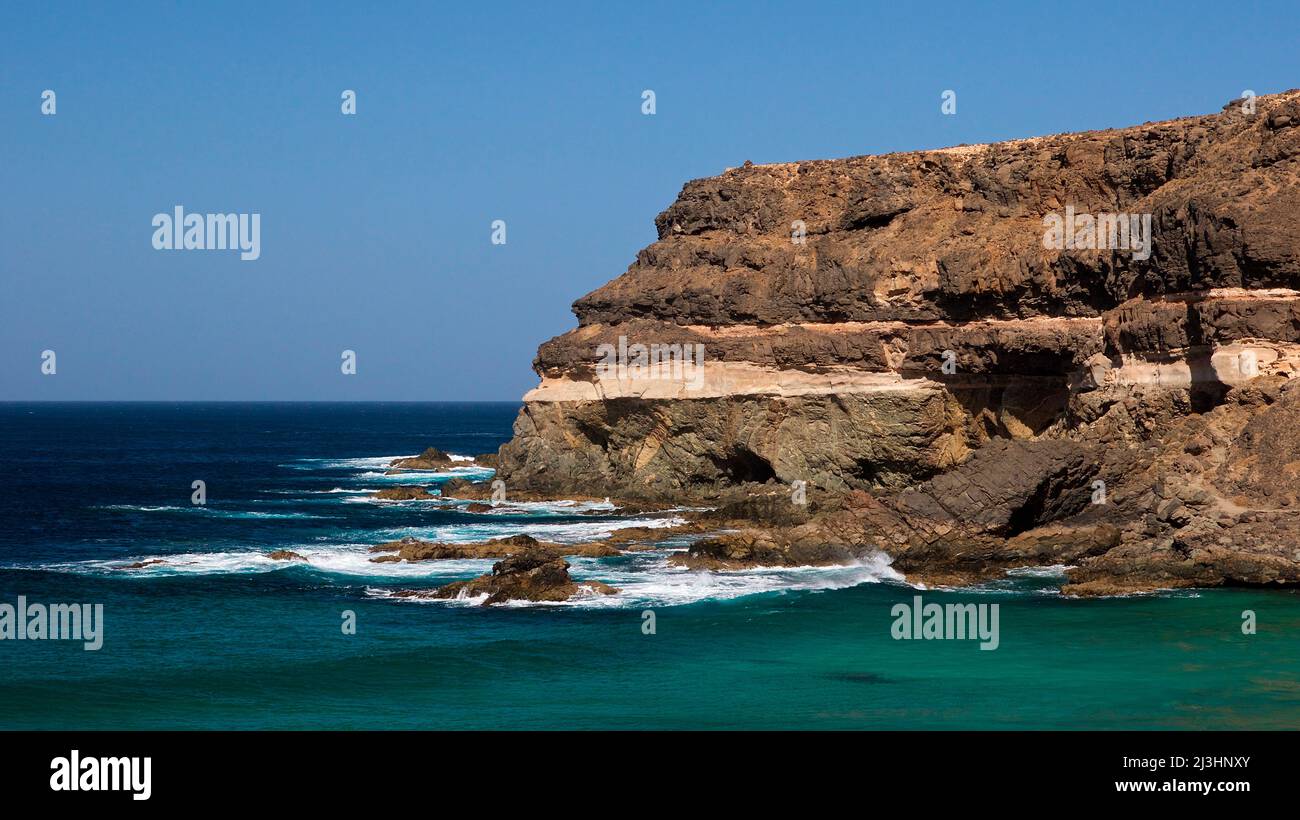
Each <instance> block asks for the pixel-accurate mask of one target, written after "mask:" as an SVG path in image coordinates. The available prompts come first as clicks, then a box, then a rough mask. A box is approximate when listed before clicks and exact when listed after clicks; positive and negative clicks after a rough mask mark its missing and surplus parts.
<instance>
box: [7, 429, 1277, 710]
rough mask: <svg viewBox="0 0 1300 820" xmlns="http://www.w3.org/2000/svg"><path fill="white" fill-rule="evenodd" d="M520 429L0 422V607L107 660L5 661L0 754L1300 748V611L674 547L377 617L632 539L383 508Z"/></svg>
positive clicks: (561, 513) (544, 512)
mask: <svg viewBox="0 0 1300 820" xmlns="http://www.w3.org/2000/svg"><path fill="white" fill-rule="evenodd" d="M517 411H518V405H517V404H237V403H236V404H0V604H3V603H6V602H7V603H10V604H15V603H16V602H17V598H18V596H20V595H22V596H25V597H26V599H27V600H28V601H29V602H32V601H36V602H43V603H91V604H102V605H103V607H104V624H103V631H104V638H103V647H102V648H101V649H99V650H98V651H86V650H85V649H83V647H82V644H81V643H77V642H69V641H32V640H25V641H15V640H4V641H0V728H5V729H14V728H42V729H53V728H58V729H106V728H168V729H173V728H174V729H181V728H201V729H222V728H236V729H256V728H273V729H317V728H321V729H325V728H328V729H348V728H377V729H386V728H391V729H405V728H434V729H439V728H450V729H471V728H503V729H553V728H555V729H569V728H572V729H600V728H620V729H621V728H638V729H639V728H644V729H686V728H705V729H710V728H722V729H730V728H777V729H898V728H903V729H939V728H993V729H999V728H1007V729H1010V728H1028V729H1035V728H1080V729H1114V728H1186V729H1199V728H1232V729H1244V728H1265V729H1268V728H1288V729H1295V728H1300V597H1298V596H1297V595H1296V594H1295V593H1293V592H1277V591H1254V590H1250V591H1247V590H1211V591H1199V592H1188V591H1183V592H1177V593H1167V594H1155V595H1147V596H1137V597H1127V598H1116V599H1108V600H1089V601H1079V600H1070V599H1065V598H1063V597H1061V596H1060V595H1058V594H1056V592H1055V584H1056V582H1057V581H1058V580H1059V577H1060V573H1061V568H1043V569H1038V570H1030V571H1025V572H1023V573H1020V574H1019V575H1018V577H1016V578H1013V579H1010V580H1006V581H1001V582H998V583H994V584H989V585H985V586H982V587H979V588H975V589H967V590H950V591H937V590H924V591H918V590H916V589H913V588H912V587H909V586H907V585H906V584H904V583H902V581H901V580H900V579H899V578H898V577H897V574H896V573H894V572H893V571H892V570H891V569H890V568H889V567H888V566H887V563H886V562H885V561H884V560H880V561H874V562H866V563H864V564H863V565H861V566H855V567H839V568H820V569H813V568H809V569H794V570H781V571H772V570H753V571H747V572H731V573H713V574H707V573H692V572H687V571H684V570H678V569H674V568H672V567H670V566H669V564H668V562H667V556H668V555H669V554H670V552H671V551H672V550H674V549H680V548H682V547H683V544H682V543H681V542H672V541H668V542H665V543H664V544H663V545H662V546H661V548H660V549H656V550H653V551H649V552H643V553H635V554H626V555H623V556H620V557H618V558H605V559H570V560H571V562H572V563H573V569H572V571H573V573H574V575H575V577H577V578H579V579H582V578H594V579H599V580H604V581H607V582H610V583H612V584H614V585H616V586H618V587H619V588H621V589H622V592H620V593H619V594H618V595H616V596H612V597H609V598H599V599H594V598H593V599H587V600H581V601H577V602H573V603H569V604H560V605H527V606H503V607H481V606H476V605H474V604H473V602H468V601H458V602H432V601H417V600H411V599H399V598H392V597H389V596H390V595H391V593H392V592H393V591H395V590H399V589H404V588H411V587H427V586H433V585H437V584H441V583H446V582H447V581H450V580H454V579H458V578H468V577H471V576H473V575H477V574H480V573H483V572H486V571H488V570H489V569H490V566H491V563H492V562H491V561H454V562H424V563H420V564H414V565H412V564H405V565H396V564H375V563H372V562H371V561H370V560H369V559H370V558H371V557H372V556H371V555H370V553H368V552H367V549H368V548H369V547H370V546H371V545H373V544H376V543H379V542H382V541H386V540H391V539H394V538H399V537H401V536H404V535H417V536H420V537H422V538H427V539H441V540H461V541H468V540H486V539H488V538H492V537H496V536H501V535H509V534H513V533H520V532H526V533H530V534H532V535H535V536H537V537H539V538H544V539H547V540H555V541H582V540H590V539H593V538H598V537H601V536H602V535H603V534H606V533H608V532H610V531H611V530H613V529H616V528H618V527H621V526H627V525H630V524H634V523H645V522H644V521H637V520H635V519H632V518H629V517H626V516H622V515H620V514H619V512H618V510H616V509H611V508H609V507H607V506H605V505H590V504H588V505H572V504H571V505H565V504H531V505H530V504H519V505H516V504H506V505H504V506H503V507H501V508H498V509H496V510H494V511H493V512H491V513H478V514H473V513H468V512H465V511H463V510H458V509H457V508H456V507H455V506H453V505H449V504H446V503H443V502H430V501H413V502H378V501H376V500H375V499H374V498H373V497H372V492H367V491H373V490H375V489H377V488H379V487H382V486H384V485H385V484H390V483H393V482H398V483H404V484H409V483H422V484H426V485H433V484H436V483H438V482H439V481H442V480H445V478H446V475H440V474H426V475H417V476H411V475H406V476H400V477H392V476H385V475H384V470H385V466H386V465H387V463H388V462H389V461H390V460H391V459H393V458H395V457H398V456H404V455H412V454H415V453H418V452H420V451H421V450H423V449H424V448H426V447H429V446H436V447H439V448H441V449H443V450H445V451H447V452H450V453H454V454H460V455H466V456H471V455H475V454H478V453H484V452H491V451H495V450H496V448H497V447H498V446H499V445H500V444H501V443H503V442H504V441H506V440H507V439H508V438H509V436H510V428H511V423H512V421H513V419H514V416H515V414H516V413H517ZM457 472H458V474H460V475H465V476H468V477H471V478H476V479H477V478H481V479H484V480H488V479H490V478H491V473H490V472H489V471H484V470H473V469H470V468H462V469H460V470H458V471H457ZM196 480H202V481H204V482H205V483H206V488H207V504H206V505H202V506H200V505H195V504H192V503H191V494H192V493H193V490H192V483H193V482H194V481H196ZM671 521H672V515H671V514H669V515H666V516H659V517H656V518H654V519H652V520H651V521H650V523H660V524H663V523H670V522H671ZM274 549H290V550H293V551H295V552H298V553H299V554H301V555H302V556H304V557H305V558H306V559H307V561H306V562H282V561H272V560H270V559H268V558H267V557H266V555H265V554H266V553H267V552H269V551H271V550H274ZM153 559H162V560H163V563H158V564H151V565H149V566H147V567H145V568H143V569H126V568H124V565H127V564H130V563H134V562H139V561H146V560H153ZM917 594H923V595H924V596H925V600H926V601H927V602H939V603H944V602H951V601H959V602H963V603H966V602H977V603H988V604H992V603H997V604H998V605H999V607H1000V618H999V621H1000V642H999V646H998V648H997V649H996V650H993V651H982V650H980V649H979V646H978V643H977V642H974V641H963V640H945V641H927V640H895V639H894V638H893V637H891V625H892V624H893V621H894V618H893V616H892V615H891V608H892V607H893V605H894V604H897V603H900V602H911V601H912V600H913V596H915V595H917ZM348 611H350V612H352V613H354V614H355V623H356V634H351V635H349V634H344V631H343V629H342V623H343V619H344V613H345V612H348ZM647 611H649V612H652V613H653V616H654V623H655V630H654V634H646V633H645V632H644V631H643V628H642V625H643V618H644V617H646V616H645V613H646V612H647ZM1246 611H1251V612H1253V613H1254V616H1255V619H1256V622H1257V632H1256V634H1253V635H1247V634H1243V631H1242V628H1241V625H1242V623H1243V613H1245V612H1246Z"/></svg>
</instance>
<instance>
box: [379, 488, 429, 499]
mask: <svg viewBox="0 0 1300 820" xmlns="http://www.w3.org/2000/svg"><path fill="white" fill-rule="evenodd" d="M375 498H379V499H383V500H385V501H427V500H429V499H431V498H437V496H435V495H431V494H430V493H429V491H428V490H426V489H425V488H424V487H412V486H400V487H385V488H384V489H382V490H380V491H379V492H377V493H375Z"/></svg>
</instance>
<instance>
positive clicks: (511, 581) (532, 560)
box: [398, 549, 618, 605]
mask: <svg viewBox="0 0 1300 820" xmlns="http://www.w3.org/2000/svg"><path fill="white" fill-rule="evenodd" d="M616 592H618V590H617V589H615V588H614V587H611V586H609V585H608V584H603V583H601V582H599V581H584V582H581V583H578V582H574V580H573V579H572V578H570V577H569V562H568V561H565V560H564V559H563V558H559V557H556V556H555V555H554V554H552V553H551V552H549V551H546V550H538V549H529V550H526V551H524V552H521V553H519V554H517V555H512V556H510V557H509V558H506V559H505V560H502V561H498V562H497V563H496V564H493V566H492V572H491V573H490V574H488V575H480V576H479V577H478V578H474V579H471V580H469V581H456V582H455V583H451V584H447V585H446V586H444V587H440V588H439V589H437V590H435V591H433V592H432V593H424V595H425V596H426V597H434V598H462V597H469V598H476V597H478V596H480V595H486V596H487V598H486V599H485V600H484V602H483V603H484V604H485V605H488V604H500V603H505V602H506V601H567V600H569V599H570V598H572V597H574V596H575V595H581V594H592V595H612V594H614V593H616ZM398 594H399V595H401V594H403V593H398ZM406 594H408V595H409V594H419V593H410V592H407V593H406Z"/></svg>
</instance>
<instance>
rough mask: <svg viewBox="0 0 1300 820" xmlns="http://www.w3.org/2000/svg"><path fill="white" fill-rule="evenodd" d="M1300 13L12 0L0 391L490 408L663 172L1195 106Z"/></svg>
mask: <svg viewBox="0 0 1300 820" xmlns="http://www.w3.org/2000/svg"><path fill="white" fill-rule="evenodd" d="M474 6H478V7H481V8H474ZM1295 8H1296V7H1295V6H1294V5H1293V4H1283V3H1278V4H1250V5H1246V6H1242V7H1238V6H1235V5H1231V6H1225V5H1223V4H1221V3H1202V2H1181V3H1167V4H1166V3H1116V4H1114V5H1113V6H1107V5H1105V4H1102V5H1097V4H1084V5H1080V4H1060V5H1040V4H1021V3H1015V2H1004V3H997V4H988V5H987V6H985V5H984V4H978V3H952V4H949V3H943V2H929V3H925V4H910V3H899V2H891V3H843V4H832V3H827V4H820V3H813V2H807V3H803V2H801V3H771V4H764V3H751V4H743V5H742V4H703V3H698V2H696V3H680V4H678V3H668V2H656V3H644V4H632V3H609V2H605V3H592V4H533V3H512V2H496V3H484V4H445V5H444V4H435V3H411V4H368V3H281V2H259V3H248V4H239V3H220V4H217V3H212V4H198V3H159V4H153V3H129V4H126V3H123V4H108V3H95V4H89V3H88V4H66V3H40V4H36V3H32V4H25V3H6V4H4V5H3V6H0V156H2V157H3V161H2V162H0V191H2V192H3V193H0V288H2V292H0V400H15V399H16V400H40V399H78V400H95V399H105V400H128V399H169V400H172V399H174V400H216V399H223V400H248V399H264V400H352V399H356V400H492V399H510V400H513V399H517V398H518V397H519V396H520V395H521V394H522V393H523V392H524V391H526V390H527V389H529V388H530V387H532V386H533V385H534V383H535V381H536V377H535V376H534V375H533V373H532V372H531V369H530V363H531V361H532V358H533V356H534V354H535V352H536V348H537V345H538V344H539V343H540V342H542V341H543V340H545V339H547V338H549V337H551V336H554V335H556V334H559V333H562V332H564V331H565V330H567V329H569V328H571V327H573V326H574V325H575V320H574V318H573V316H572V313H571V312H570V309H569V306H570V305H571V303H572V302H573V300H574V299H576V298H577V297H579V296H581V295H582V294H584V293H586V292H588V291H590V290H591V289H593V288H595V287H597V286H599V285H600V284H602V283H604V282H606V281H608V280H609V279H612V278H614V277H615V276H617V275H618V274H620V273H622V272H623V271H624V270H625V269H626V268H627V266H628V264H629V263H630V262H631V261H632V260H633V258H634V257H635V255H636V252H637V251H638V250H639V249H640V248H642V247H643V246H645V245H647V244H649V243H650V242H652V241H653V240H654V238H655V234H654V225H653V219H654V216H655V215H656V214H657V213H658V212H659V211H660V210H662V209H663V208H664V207H666V206H667V205H668V204H669V203H671V202H672V200H673V198H674V197H675V196H676V194H677V192H678V191H679V190H680V189H681V186H682V184H683V183H684V182H686V181H687V180H689V179H693V178H697V177H702V176H711V175H714V174H718V173H720V172H721V171H723V170H724V169H725V168H727V167H729V166H734V165H739V164H740V163H742V162H743V161H744V160H746V159H749V160H753V161H754V162H758V163H762V162H777V161H787V160H799V159H817V158H827V157H841V156H851V155H856V154H868V153H881V152H887V151H896V150H907V149H916V148H932V147H940V146H945V145H954V144H958V143H963V142H965V143H975V142H987V141H991V140H999V139H1007V138H1013V137H1021V136H1030V135H1037V134H1048V133H1058V132H1062V131H1075V130H1084V129H1092V128H1105V127H1113V126H1124V125H1131V124H1135V123H1140V122H1144V121H1148V120H1159V119H1166V118H1170V117H1176V116H1183V115H1189V114H1199V113H1209V112H1213V111H1217V110H1218V109H1219V108H1220V106H1222V105H1223V104H1224V103H1225V102H1227V101H1228V100H1230V99H1232V98H1233V97H1235V96H1237V95H1238V94H1240V92H1241V91H1242V90H1244V89H1251V90H1253V91H1255V92H1256V93H1259V94H1265V93H1273V92H1277V91H1282V90H1286V89H1288V88H1292V87H1296V86H1300V70H1298V69H1297V65H1298V64H1297V62H1296V55H1297V54H1300V12H1297V11H1296V10H1295ZM45 89H53V90H54V91H55V92H56V94H57V114H55V115H54V116H43V115H42V114H41V110H40V109H41V92H42V91H43V90H45ZM344 89H355V90H356V92H357V97H358V100H357V114H356V116H344V115H342V114H341V112H340V108H339V106H340V94H341V93H342V91H343V90H344ZM644 89H653V90H654V92H655V94H656V102H657V111H656V114H655V115H654V116H644V115H642V114H641V93H642V91H643V90H644ZM945 89H953V90H955V91H956V92H957V114H956V115H955V116H944V115H943V114H942V113H941V112H940V102H941V100H940V95H941V93H942V92H943V91H944V90H945ZM176 205H183V206H184V207H185V208H186V209H187V210H188V211H194V212H244V213H254V212H255V213H260V214H261V221H262V231H261V246H262V253H261V258H260V259H258V260H257V261H255V262H243V261H240V259H239V256H238V254H237V253H233V252H223V251H180V252H177V251H158V250H154V249H153V247H152V245H151V238H152V235H153V228H152V227H151V220H152V218H153V215H154V214H156V213H159V212H170V211H171V209H172V208H173V207H174V206H176ZM494 219H503V220H505V221H506V224H507V231H508V233H507V239H508V241H507V244H505V245H493V244H492V243H491V241H490V236H491V228H490V225H491V222H492V220H494ZM47 349H51V350H54V351H55V352H56V353H57V356H58V360H57V364H58V373H57V375H54V376H45V375H42V373H41V370H40V364H41V359H40V356H41V352H42V351H43V350H47ZM345 349H351V350H354V351H356V353H357V374H356V375H355V376H344V375H342V373H341V372H340V367H339V365H340V355H341V352H342V351H343V350H345Z"/></svg>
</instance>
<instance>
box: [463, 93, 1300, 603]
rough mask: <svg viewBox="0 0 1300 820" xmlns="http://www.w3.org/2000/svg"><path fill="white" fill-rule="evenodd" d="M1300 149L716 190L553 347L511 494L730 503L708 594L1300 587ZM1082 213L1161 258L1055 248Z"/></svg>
mask: <svg viewBox="0 0 1300 820" xmlns="http://www.w3.org/2000/svg"><path fill="white" fill-rule="evenodd" d="M1297 124H1300V92H1297V91H1290V92H1286V93H1285V94H1278V95H1273V96H1266V97H1259V98H1257V99H1256V113H1255V114H1253V115H1248V114H1246V113H1244V112H1243V111H1242V110H1241V107H1240V106H1239V105H1228V106H1225V107H1224V109H1223V110H1222V111H1221V112H1219V113H1215V114H1209V115H1205V116H1197V117H1188V118H1184V119H1179V120H1173V121H1169V122H1158V123H1148V124H1145V125H1141V126H1135V127H1131V128H1123V129H1116V130H1108V131H1097V132H1087V133H1080V134H1061V135H1055V136H1050V137H1038V138H1031V139H1023V140H1015V141H1011V142H1006V143H997V144H991V145H979V146H963V147H959V148H952V149H945V150H939V151H919V152H911V153H899V154H889V155H885V156H868V157H854V158H849V159H841V160H828V161H813V162H797V163H784V164H778V165H753V164H752V163H746V164H745V165H744V166H743V167H740V168H733V169H729V170H727V171H726V172H725V173H723V174H721V175H719V176H717V177H713V178H710V179H701V180H695V181H692V182H690V183H688V184H687V185H686V186H685V187H684V188H683V189H682V192H681V194H680V195H679V196H678V198H677V200H676V201H675V202H674V203H673V204H672V205H671V206H669V207H668V208H667V209H666V210H665V211H664V212H663V213H662V214H660V215H659V217H658V219H657V220H656V226H657V229H658V239H657V241H655V242H654V243H653V244H651V245H650V246H649V247H647V248H645V249H643V250H642V251H641V252H640V253H639V254H638V255H637V258H636V261H635V262H634V263H633V264H632V266H631V267H630V268H629V269H628V270H627V272H625V273H624V274H623V275H621V276H619V277H618V278H616V279H614V280H613V281H611V282H609V283H608V284H606V285H604V286H603V287H601V288H598V289H597V290H595V291H594V292H592V293H590V294H588V295H586V296H584V297H582V298H581V299H579V300H578V301H577V302H576V303H575V305H574V312H575V314H576V315H577V317H578V327H577V328H575V329H573V330H571V331H569V332H568V333H565V334H563V335H561V336H559V337H557V338H555V339H552V340H550V341H549V342H546V343H544V344H542V346H541V348H540V349H539V351H538V356H537V359H536V361H535V362H534V368H535V369H536V371H537V372H538V374H539V375H540V376H541V377H542V382H541V384H540V385H539V387H538V388H537V389H536V390H533V391H531V392H530V393H529V394H528V395H527V396H526V397H525V406H524V408H523V410H522V411H521V412H520V414H519V416H518V417H517V419H516V421H515V426H514V436H513V438H512V440H511V441H510V442H509V443H507V444H506V445H504V446H503V447H502V448H501V450H500V451H499V465H498V475H499V477H500V478H502V479H503V480H505V482H506V485H507V486H508V487H509V496H510V498H512V499H515V500H525V499H528V498H530V497H535V498H541V497H551V498H558V497H577V496H579V495H582V494H587V493H590V494H596V493H599V494H600V495H605V494H609V495H611V496H614V497H617V498H621V499H633V500H637V499H640V500H644V501H653V502H655V503H661V504H662V503H673V504H681V503H695V504H707V505H710V506H714V507H716V510H715V511H714V513H712V514H710V515H708V516H698V519H699V520H698V521H697V523H698V524H700V525H707V524H708V523H709V522H710V521H711V522H712V523H713V524H715V525H718V526H719V528H721V525H722V524H723V523H726V524H727V529H730V530H734V531H731V532H722V533H718V534H716V535H713V536H710V537H707V538H705V539H703V540H701V541H700V542H697V543H696V544H695V545H694V546H693V547H692V549H691V551H690V552H689V553H687V554H684V555H681V556H678V557H677V558H676V559H675V560H677V561H679V562H682V563H685V564H686V565H688V566H693V567H697V568H721V567H734V566H749V565H754V564H764V563H772V564H780V565H789V564H805V563H812V564H816V563H829V562H841V561H848V560H860V559H863V558H865V557H867V556H870V555H875V554H878V553H882V552H883V553H885V554H887V555H889V556H890V557H891V558H892V559H893V561H894V565H895V566H897V567H898V568H900V569H901V570H903V571H904V572H906V573H908V574H909V575H912V576H914V577H918V578H931V579H934V578H948V579H956V578H980V577H987V576H988V575H989V574H990V573H995V572H998V571H1001V570H1004V569H1006V568H1008V567H1014V566H1023V565H1026V564H1069V565H1072V566H1074V567H1075V568H1074V569H1072V570H1070V573H1069V583H1068V584H1067V586H1066V587H1065V589H1066V591H1067V592H1070V593H1073V594H1080V595H1088V594H1108V593H1111V592H1127V591H1135V590H1143V589H1151V588H1156V587H1161V586H1187V585H1220V584H1239V585H1264V586H1284V585H1295V584H1300V554H1297V552H1296V549H1297V547H1296V544H1298V543H1300V515H1297V514H1296V513H1295V511H1296V510H1297V509H1298V508H1300V498H1297V491H1296V489H1295V488H1296V485H1297V484H1298V483H1300V481H1297V479H1300V466H1297V465H1300V458H1297V456H1296V453H1295V440H1296V437H1295V433H1294V431H1295V430H1296V429H1300V428H1298V427H1297V425H1296V422H1297V421H1300V419H1297V418H1295V417H1294V414H1295V412H1296V410H1295V402H1296V399H1295V398H1294V397H1293V394H1294V391H1295V388H1292V387H1290V385H1291V384H1292V383H1293V380H1296V379H1297V377H1298V376H1300V127H1296V126H1297ZM1065 213H1073V214H1083V215H1087V217H1088V219H1089V220H1094V218H1095V221H1097V222H1098V223H1100V221H1101V219H1102V217H1105V216H1107V215H1116V214H1119V215H1124V216H1125V217H1127V216H1129V215H1132V216H1133V217H1135V218H1139V223H1138V224H1141V220H1140V218H1146V217H1149V219H1150V223H1149V224H1150V245H1149V247H1148V248H1146V249H1145V250H1149V251H1150V252H1149V253H1145V252H1139V251H1140V250H1143V249H1134V248H1131V247H1126V248H1117V247H1113V246H1111V247H1102V248H1097V249H1094V248H1088V247H1085V246H1080V247H1073V246H1069V247H1056V246H1053V245H1051V244H1050V243H1048V242H1046V241H1045V228H1046V226H1047V225H1049V224H1050V222H1051V220H1052V219H1053V218H1056V219H1059V218H1061V217H1062V216H1063V215H1064V214H1065ZM1129 224H1132V223H1129ZM1076 228H1077V226H1076ZM799 229H802V230H803V235H802V236H801V235H800V234H799ZM1103 237H1105V233H1104V232H1103ZM801 240H802V241H801ZM1085 244H1086V243H1085ZM1103 245H1105V243H1103ZM638 350H639V351H641V353H640V354H636V353H635V352H636V351H638ZM615 353H617V354H618V355H617V356H615V358H618V357H623V359H626V358H628V357H630V356H634V355H641V356H644V357H645V358H646V360H647V361H649V360H650V359H655V360H657V361H659V362H661V363H663V362H668V363H669V364H670V365H671V366H670V367H669V368H668V369H667V370H665V369H663V368H662V367H661V368H659V369H658V370H642V369H640V368H639V366H638V367H637V368H634V369H631V370H629V369H628V367H627V366H626V365H627V362H626V361H622V360H620V361H621V365H620V366H621V367H622V369H621V370H620V369H617V368H615V369H614V370H611V369H610V367H609V366H610V361H611V356H614V354H615ZM674 368H676V369H674ZM796 487H798V488H800V490H801V492H805V493H806V495H807V502H806V504H799V505H796V504H793V503H787V502H786V501H785V499H786V498H793V491H794V489H795V488H796ZM457 489H460V488H457ZM465 492H466V494H465V495H463V496H461V497H466V498H476V499H479V498H486V497H487V496H486V493H487V492H488V490H486V489H485V488H479V489H476V490H473V491H471V490H466V491H465ZM470 492H477V493H479V494H478V495H471V494H469V493H470Z"/></svg>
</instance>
